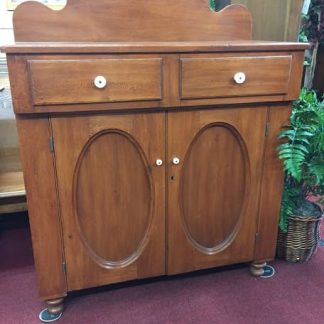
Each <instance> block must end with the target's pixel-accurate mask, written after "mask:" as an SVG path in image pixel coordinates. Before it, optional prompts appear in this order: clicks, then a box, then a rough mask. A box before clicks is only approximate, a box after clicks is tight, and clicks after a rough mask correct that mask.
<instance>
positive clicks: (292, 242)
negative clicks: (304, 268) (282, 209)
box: [277, 216, 322, 262]
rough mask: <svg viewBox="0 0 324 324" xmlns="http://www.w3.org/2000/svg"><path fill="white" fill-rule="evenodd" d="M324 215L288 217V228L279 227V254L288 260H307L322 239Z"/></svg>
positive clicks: (279, 256)
mask: <svg viewBox="0 0 324 324" xmlns="http://www.w3.org/2000/svg"><path fill="white" fill-rule="evenodd" d="M321 219H322V217H313V216H309V217H305V216H293V217H289V218H288V230H287V233H284V232H283V231H281V230H280V229H279V233H278V240H277V256H278V258H280V259H284V260H286V261H288V262H305V261H307V260H309V259H310V258H311V256H312V255H313V254H314V252H315V251H316V248H317V246H318V242H319V239H320V233H319V227H320V223H321Z"/></svg>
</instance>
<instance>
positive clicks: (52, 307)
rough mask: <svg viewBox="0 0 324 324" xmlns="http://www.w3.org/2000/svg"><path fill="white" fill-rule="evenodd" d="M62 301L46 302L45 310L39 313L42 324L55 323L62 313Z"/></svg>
mask: <svg viewBox="0 0 324 324" xmlns="http://www.w3.org/2000/svg"><path fill="white" fill-rule="evenodd" d="M63 299H64V298H58V299H51V300H47V301H46V305H47V308H45V309H43V310H42V311H41V312H40V313H39V319H40V320H41V321H42V322H44V323H49V322H54V321H57V320H58V319H59V318H60V317H61V316H62V313H63V309H64V305H63Z"/></svg>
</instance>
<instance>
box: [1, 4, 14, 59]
mask: <svg viewBox="0 0 324 324" xmlns="http://www.w3.org/2000/svg"><path fill="white" fill-rule="evenodd" d="M6 2H7V1H5V0H0V46H1V45H4V44H11V43H13V42H14V36H13V30H12V14H13V11H7V8H6ZM3 56H4V54H3V53H0V57H3Z"/></svg>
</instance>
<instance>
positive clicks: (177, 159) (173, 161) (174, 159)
mask: <svg viewBox="0 0 324 324" xmlns="http://www.w3.org/2000/svg"><path fill="white" fill-rule="evenodd" d="M172 163H173V164H174V165H178V164H179V163H180V159H179V158H177V157H174V158H173V159H172Z"/></svg>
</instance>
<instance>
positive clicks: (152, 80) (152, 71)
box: [28, 58, 162, 105]
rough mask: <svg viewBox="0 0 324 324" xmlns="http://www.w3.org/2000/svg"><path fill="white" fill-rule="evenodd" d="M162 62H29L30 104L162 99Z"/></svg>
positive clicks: (129, 60) (137, 60)
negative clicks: (31, 102)
mask: <svg viewBox="0 0 324 324" xmlns="http://www.w3.org/2000/svg"><path fill="white" fill-rule="evenodd" d="M161 66H162V59H160V58H145V59H89V60H53V61H41V60H29V61H28V69H29V78H30V86H31V94H32V101H33V104H34V105H50V104H74V103H95V102H121V101H142V100H161V99H162V90H161V89H162V73H161V70H162V69H161Z"/></svg>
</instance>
